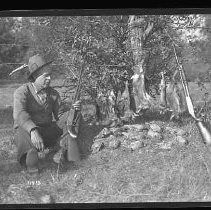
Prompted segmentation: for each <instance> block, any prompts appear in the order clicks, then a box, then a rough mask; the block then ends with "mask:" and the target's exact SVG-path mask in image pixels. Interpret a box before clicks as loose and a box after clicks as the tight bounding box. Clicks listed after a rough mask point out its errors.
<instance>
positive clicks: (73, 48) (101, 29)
mask: <svg viewBox="0 0 211 210" xmlns="http://www.w3.org/2000/svg"><path fill="white" fill-rule="evenodd" d="M139 17H141V23H140V24H137V26H136V27H137V28H142V30H143V34H144V33H145V32H146V33H145V35H144V36H145V37H144V38H143V39H142V40H141V44H142V46H141V48H140V50H141V53H142V56H143V59H144V63H143V65H144V68H146V74H145V76H146V78H147V79H148V80H149V85H154V86H157V85H158V83H159V79H160V77H159V72H160V71H163V70H165V71H167V72H168V73H169V75H171V74H172V72H174V71H175V68H176V64H175V62H174V55H173V50H172V46H171V44H172V43H171V40H170V39H169V35H170V36H171V37H172V39H173V40H174V42H175V43H176V44H177V48H178V51H179V55H180V58H181V60H182V61H183V64H184V66H185V69H186V72H187V76H188V80H190V81H195V80H196V79H197V78H199V79H200V80H202V81H209V80H210V62H211V60H210V56H209V55H210V51H211V49H210V42H209V41H210V29H209V27H210V24H211V22H210V16H209V15H180V16H179V15H178V16H175V15H144V16H136V18H139ZM129 18H130V17H129V16H127V15H122V16H121V15H119V16H43V17H42V16H41V17H22V18H12V17H7V18H3V17H2V18H0V63H1V65H0V77H1V79H9V77H8V74H9V72H11V71H12V70H13V69H14V68H16V67H18V66H19V65H21V63H24V62H25V63H27V60H28V58H29V57H30V56H32V55H33V54H35V53H41V54H43V55H45V56H46V57H47V59H53V60H54V63H53V65H52V66H53V69H54V77H55V78H60V79H61V80H62V81H64V82H65V84H75V82H76V81H77V80H76V78H77V76H78V73H79V68H80V66H81V64H82V63H84V65H85V68H86V71H85V74H86V76H85V77H84V78H86V79H84V81H83V84H84V86H85V90H86V92H88V93H89V94H90V95H92V94H94V91H93V90H92V89H93V87H97V89H98V91H100V92H106V91H107V90H108V89H115V88H116V86H118V88H120V89H121V87H120V86H121V81H122V79H124V78H125V77H127V78H130V77H131V76H132V75H133V73H134V66H135V65H136V63H135V59H134V49H133V48H132V47H131V28H130V26H129ZM150 24H151V25H152V27H151V28H147V27H149V26H150ZM147 30H149V31H148V32H147ZM166 32H168V34H167V33H166ZM137 38H139V37H137ZM139 53H140V52H139ZM24 72H25V71H22V72H19V73H17V74H15V75H14V76H13V78H15V79H16V80H17V79H22V78H23V74H24ZM93 97H94V95H93Z"/></svg>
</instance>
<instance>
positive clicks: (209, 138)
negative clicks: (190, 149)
mask: <svg viewBox="0 0 211 210" xmlns="http://www.w3.org/2000/svg"><path fill="white" fill-rule="evenodd" d="M196 124H197V126H198V128H199V131H200V133H201V136H202V138H203V141H204V143H205V144H206V145H211V133H210V131H209V130H208V128H207V127H206V126H205V125H204V123H203V122H201V121H197V123H196Z"/></svg>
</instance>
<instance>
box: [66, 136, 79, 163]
mask: <svg viewBox="0 0 211 210" xmlns="http://www.w3.org/2000/svg"><path fill="white" fill-rule="evenodd" d="M67 160H68V161H74V162H75V161H79V160H80V152H79V148H78V144H77V141H76V139H75V138H72V137H71V136H69V137H68V141H67Z"/></svg>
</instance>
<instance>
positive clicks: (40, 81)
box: [35, 69, 51, 88]
mask: <svg viewBox="0 0 211 210" xmlns="http://www.w3.org/2000/svg"><path fill="white" fill-rule="evenodd" d="M50 82H51V73H50V71H48V70H47V69H46V70H45V69H44V70H43V73H42V74H41V75H39V76H38V77H37V78H36V80H35V83H36V84H37V85H39V86H40V87H41V88H47V87H48V86H49V85H50Z"/></svg>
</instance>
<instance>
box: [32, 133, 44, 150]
mask: <svg viewBox="0 0 211 210" xmlns="http://www.w3.org/2000/svg"><path fill="white" fill-rule="evenodd" d="M31 141H32V144H33V145H34V146H35V147H36V148H37V149H38V150H40V151H43V150H44V144H43V139H42V137H41V136H40V134H39V132H38V130H37V129H34V130H32V131H31Z"/></svg>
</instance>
